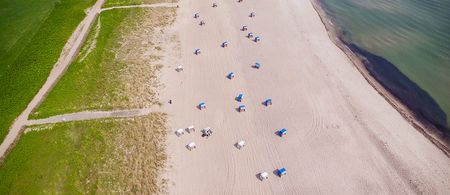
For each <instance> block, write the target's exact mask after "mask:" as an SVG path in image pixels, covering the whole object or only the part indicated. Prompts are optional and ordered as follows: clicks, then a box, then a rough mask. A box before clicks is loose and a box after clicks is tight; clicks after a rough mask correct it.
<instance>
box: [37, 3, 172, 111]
mask: <svg viewBox="0 0 450 195" xmlns="http://www.w3.org/2000/svg"><path fill="white" fill-rule="evenodd" d="M174 14H175V9H174V8H155V9H148V8H145V9H142V8H132V9H117V10H111V11H106V12H103V13H102V14H101V16H100V19H99V21H97V24H95V25H94V27H93V30H92V32H91V33H90V35H89V37H88V39H87V43H86V44H85V46H84V47H83V48H82V50H81V52H80V55H79V56H78V58H77V59H76V60H75V61H74V62H73V63H72V64H71V65H70V67H69V69H68V70H67V72H66V73H65V74H64V76H63V77H62V78H61V80H60V81H59V82H58V83H57V85H56V86H55V87H54V89H53V90H52V91H51V92H50V93H49V95H48V97H47V98H46V99H45V100H44V102H43V103H42V104H41V105H40V107H39V108H38V109H37V110H36V112H35V113H33V114H32V116H31V118H45V117H49V116H53V115H57V114H63V113H71V112H78V111H83V110H111V109H129V108H141V107H149V106H151V105H154V104H159V102H158V100H157V98H156V95H155V93H156V87H158V82H157V78H156V76H157V71H158V70H159V69H160V68H161V67H162V65H160V64H158V63H157V60H159V58H160V56H158V54H157V53H158V52H160V53H161V52H163V51H162V50H163V49H162V48H161V46H160V44H159V43H158V40H156V41H155V39H159V38H158V36H161V34H162V33H159V32H160V30H157V29H161V28H163V27H165V26H167V25H168V24H169V23H170V22H172V21H173V19H174V18H175V17H174ZM148 18H153V19H152V20H148ZM99 22H100V23H99ZM99 24H100V25H99ZM95 26H97V27H95Z"/></svg>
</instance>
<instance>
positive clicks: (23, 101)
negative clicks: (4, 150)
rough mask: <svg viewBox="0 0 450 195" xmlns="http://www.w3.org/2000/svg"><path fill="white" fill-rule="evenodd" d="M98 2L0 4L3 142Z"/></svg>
mask: <svg viewBox="0 0 450 195" xmlns="http://www.w3.org/2000/svg"><path fill="white" fill-rule="evenodd" d="M93 2H94V0H40V1H37V0H27V1H25V0H14V1H7V0H0V29H1V30H0V42H1V44H0V91H1V93H0V116H1V117H0V140H3V138H4V137H5V135H6V133H7V132H8V128H9V127H10V125H11V123H12V121H13V120H14V119H15V118H16V117H17V116H18V115H19V114H20V113H21V112H22V111H23V110H24V109H25V107H26V105H27V104H28V103H29V101H31V99H32V98H33V96H34V95H35V94H36V92H37V91H38V90H39V88H40V87H41V86H42V84H43V83H44V82H45V80H46V78H47V76H48V73H49V72H50V70H51V68H52V67H53V65H54V63H55V62H56V61H57V59H58V57H59V55H60V53H61V51H62V48H63V47H64V44H65V43H66V41H67V39H68V38H69V36H70V35H71V34H72V32H73V31H74V30H75V28H76V26H77V25H78V24H79V23H80V21H81V20H82V19H83V18H84V16H85V13H84V10H85V9H86V8H88V7H89V6H91V5H92V4H93Z"/></svg>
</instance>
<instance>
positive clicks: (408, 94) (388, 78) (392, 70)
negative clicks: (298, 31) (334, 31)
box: [341, 38, 450, 135]
mask: <svg viewBox="0 0 450 195" xmlns="http://www.w3.org/2000/svg"><path fill="white" fill-rule="evenodd" d="M341 41H342V42H343V43H345V44H346V45H347V47H348V48H350V49H351V50H352V52H353V53H355V54H357V55H358V56H360V58H362V62H363V64H364V66H365V67H366V69H367V70H368V71H369V72H370V74H371V75H372V76H373V77H374V78H375V79H376V80H377V81H378V82H380V83H381V84H382V85H383V87H384V88H386V89H387V90H388V91H389V92H391V93H392V94H393V95H394V96H395V97H397V98H398V99H399V100H400V101H401V102H402V103H403V104H405V105H406V106H408V108H409V109H411V111H413V112H414V114H416V115H417V116H418V117H421V118H423V119H425V120H427V121H429V122H430V123H432V124H434V125H435V126H436V127H437V128H438V129H440V130H441V131H443V132H444V133H446V134H447V135H448V134H450V130H449V128H448V126H447V115H446V113H445V112H444V111H443V110H442V109H441V108H440V107H439V105H438V104H437V103H436V101H435V100H434V99H433V98H432V97H431V96H430V95H429V94H428V93H427V92H426V91H425V90H423V89H422V88H420V87H419V86H418V85H417V84H416V83H414V82H413V81H411V80H410V79H409V78H408V77H406V76H405V75H404V74H403V73H402V72H400V70H399V69H398V68H397V67H395V65H394V64H392V63H391V62H389V61H388V60H386V59H384V58H383V57H381V56H377V55H375V54H372V53H370V52H368V51H366V50H365V49H363V48H360V47H358V46H357V45H355V44H353V43H348V42H347V41H346V40H344V39H343V38H341Z"/></svg>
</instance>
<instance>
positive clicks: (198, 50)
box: [194, 49, 202, 55]
mask: <svg viewBox="0 0 450 195" xmlns="http://www.w3.org/2000/svg"><path fill="white" fill-rule="evenodd" d="M201 52H202V51H201V50H200V49H195V51H194V54H195V55H198V54H200V53H201Z"/></svg>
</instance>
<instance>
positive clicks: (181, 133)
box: [175, 129, 184, 137]
mask: <svg viewBox="0 0 450 195" xmlns="http://www.w3.org/2000/svg"><path fill="white" fill-rule="evenodd" d="M175 134H176V135H177V136H178V137H180V136H181V135H184V129H177V130H176V131H175Z"/></svg>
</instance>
